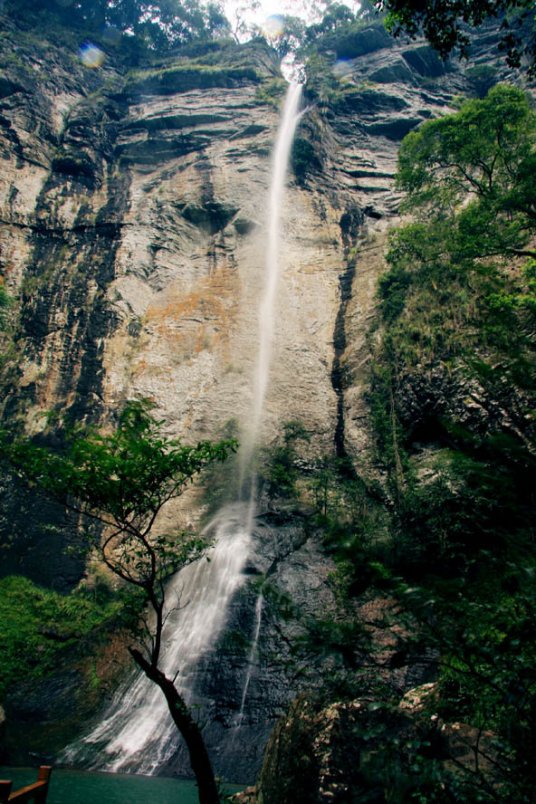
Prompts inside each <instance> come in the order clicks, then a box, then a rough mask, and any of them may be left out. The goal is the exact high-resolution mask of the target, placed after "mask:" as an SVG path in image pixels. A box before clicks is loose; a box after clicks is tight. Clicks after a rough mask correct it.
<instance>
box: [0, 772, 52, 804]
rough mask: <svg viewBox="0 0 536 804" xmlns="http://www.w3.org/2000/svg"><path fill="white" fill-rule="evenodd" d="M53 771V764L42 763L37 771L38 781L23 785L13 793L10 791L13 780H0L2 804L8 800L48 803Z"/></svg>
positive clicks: (21, 803)
mask: <svg viewBox="0 0 536 804" xmlns="http://www.w3.org/2000/svg"><path fill="white" fill-rule="evenodd" d="M51 773H52V767H51V765H41V767H40V768H39V771H38V773H37V781H36V782H34V783H33V784H28V785H26V787H21V788H20V789H19V790H15V791H14V792H13V793H11V792H10V791H11V785H12V782H0V804H3V803H4V802H6V801H7V802H9V801H14V802H17V804H28V802H33V804H46V800H47V795H48V783H49V781H50V774H51ZM2 785H3V787H2ZM4 791H5V792H4Z"/></svg>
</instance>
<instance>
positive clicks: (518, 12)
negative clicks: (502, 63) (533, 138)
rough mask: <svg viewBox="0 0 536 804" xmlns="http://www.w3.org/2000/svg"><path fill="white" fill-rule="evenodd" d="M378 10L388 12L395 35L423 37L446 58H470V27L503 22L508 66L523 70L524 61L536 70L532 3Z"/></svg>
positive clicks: (443, 1)
mask: <svg viewBox="0 0 536 804" xmlns="http://www.w3.org/2000/svg"><path fill="white" fill-rule="evenodd" d="M375 5H376V8H377V9H378V10H379V11H382V12H387V20H386V22H387V26H388V27H389V28H390V30H391V31H392V32H393V33H394V34H395V35H397V34H400V33H402V32H404V33H407V34H409V35H410V36H411V37H413V38H414V37H416V36H419V35H423V34H424V36H425V37H426V38H427V39H428V41H429V42H430V44H431V45H432V47H434V48H435V49H436V50H437V51H438V52H439V54H440V56H441V57H442V58H444V59H445V58H447V56H449V55H450V54H451V53H452V52H453V51H454V50H456V49H458V50H459V51H460V52H461V54H462V55H463V56H467V54H468V52H469V46H470V37H469V35H468V33H467V26H471V27H478V26H479V25H481V24H482V23H483V22H485V21H486V20H496V21H500V22H501V29H502V31H503V34H502V39H501V48H502V49H503V50H504V51H506V59H507V63H508V64H509V65H510V66H511V67H519V66H520V65H521V63H522V61H523V59H524V58H526V59H528V60H529V63H530V66H531V70H532V71H533V70H534V69H535V60H536V37H535V31H534V3H533V2H532V0H434V2H433V3H423V2H422V0H376V3H375Z"/></svg>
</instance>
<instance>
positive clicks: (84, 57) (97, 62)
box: [78, 42, 106, 70]
mask: <svg viewBox="0 0 536 804" xmlns="http://www.w3.org/2000/svg"><path fill="white" fill-rule="evenodd" d="M78 55H79V57H80V61H81V62H82V64H83V65H84V67H89V68H90V69H92V70H96V69H97V68H98V67H102V65H103V64H104V59H105V58H106V56H105V54H104V53H103V51H102V50H101V49H100V48H99V47H97V45H92V44H91V42H86V43H85V44H83V45H82V47H81V48H80V50H79V51H78Z"/></svg>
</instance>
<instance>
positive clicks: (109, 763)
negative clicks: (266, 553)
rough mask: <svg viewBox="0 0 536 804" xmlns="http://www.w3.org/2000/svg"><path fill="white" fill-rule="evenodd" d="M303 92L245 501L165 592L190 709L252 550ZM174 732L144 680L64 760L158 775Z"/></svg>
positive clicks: (272, 265) (262, 318)
mask: <svg viewBox="0 0 536 804" xmlns="http://www.w3.org/2000/svg"><path fill="white" fill-rule="evenodd" d="M300 97H301V86H300V85H298V84H291V85H290V86H289V88H288V91H287V95H286V99H285V104H284V108H283V114H282V119H281V123H280V127H279V132H278V136H277V141H276V144H275V148H274V152H273V158H272V174H271V187H270V196H269V204H268V214H267V229H268V242H267V251H266V263H265V286H264V292H263V295H262V299H261V302H260V305H259V340H258V352H257V361H256V370H255V375H254V383H253V402H252V409H251V412H250V416H249V421H248V422H247V424H246V425H245V426H244V427H243V431H244V437H243V441H242V445H241V449H240V453H239V466H240V489H241V492H242V500H243V502H236V503H234V504H232V505H227V506H225V507H224V508H222V509H221V511H220V512H219V513H218V514H217V516H216V517H215V518H214V519H213V520H212V522H211V523H210V524H209V525H208V526H207V528H206V529H205V531H206V532H209V533H210V534H211V535H212V536H213V537H214V542H215V547H214V548H213V550H212V551H211V553H210V561H207V560H206V559H201V560H200V561H197V562H196V563H195V564H192V565H190V566H188V567H185V568H184V569H183V570H181V571H180V572H179V573H177V575H176V576H175V577H174V578H173V579H172V581H171V582H170V584H169V587H168V589H167V592H166V597H167V600H168V602H169V605H170V606H175V607H176V610H175V611H172V612H171V614H170V615H169V618H168V620H167V622H166V626H165V631H164V640H163V644H164V649H163V656H162V662H161V665H162V669H163V670H164V672H165V673H166V674H167V675H168V677H172V678H173V677H175V676H176V679H177V680H176V683H177V685H178V687H179V689H180V691H181V694H182V695H183V696H184V698H185V699H186V701H187V702H188V703H189V704H190V705H192V704H194V703H195V697H194V680H195V671H196V666H197V664H198V662H199V660H200V658H201V657H202V656H203V655H204V654H206V652H207V651H209V650H210V648H211V647H212V646H213V645H214V644H215V642H216V639H217V637H218V635H219V634H220V632H221V630H222V629H223V627H224V626H225V620H226V612H227V609H228V606H229V604H230V601H231V599H232V597H233V596H234V594H235V592H236V591H237V590H238V588H239V587H240V586H241V585H242V583H243V578H244V576H243V570H244V567H245V564H246V561H247V558H248V555H249V552H250V549H251V541H252V530H253V522H254V517H255V503H256V479H255V472H254V470H253V467H252V464H253V455H254V450H255V447H256V446H257V444H258V442H259V435H260V428H261V424H262V418H263V411H264V402H265V398H266V391H267V388H268V380H269V374H270V363H271V354H272V342H273V335H274V309H275V302H276V297H277V286H278V279H279V272H280V264H279V263H280V260H279V254H280V240H281V237H280V229H281V220H280V218H281V207H282V202H283V195H284V190H285V177H286V173H287V169H288V163H289V159H290V151H291V146H292V142H293V139H294V135H295V132H296V127H297V125H298V122H299V120H300V117H301V115H300V113H299V111H298V109H299V103H300ZM261 615H262V596H259V598H258V600H257V605H256V611H255V628H254V633H253V640H252V645H251V648H250V652H249V660H248V667H247V669H246V674H245V681H244V683H243V686H242V695H241V701H240V712H239V717H238V720H237V723H236V727H237V728H240V726H241V723H242V718H243V713H244V706H245V702H246V697H247V694H248V689H249V685H250V682H251V671H252V662H253V660H254V658H255V654H256V649H257V642H258V639H259V634H260V626H261ZM176 744H177V732H176V727H175V726H174V724H173V722H172V720H171V717H170V715H169V713H168V711H167V705H166V702H165V700H164V697H163V695H162V692H161V691H160V689H159V688H158V687H157V686H156V685H154V684H153V683H152V682H150V681H149V680H148V679H147V678H146V677H145V675H144V674H143V673H138V674H137V676H136V677H135V678H134V679H133V680H132V682H131V683H129V684H128V686H126V687H123V688H121V689H120V690H119V691H118V692H117V693H116V695H115V697H114V699H113V701H112V703H111V705H110V707H109V709H108V712H107V713H106V715H105V716H104V718H103V720H102V721H101V722H100V723H99V724H98V726H97V727H96V728H94V729H93V731H92V732H91V733H90V734H89V735H87V736H86V737H84V738H83V740H82V741H80V742H78V743H76V744H74V745H72V746H70V747H69V748H67V749H66V751H65V752H64V755H63V757H62V760H63V761H64V762H66V763H69V764H76V763H78V762H83V763H84V764H87V762H88V758H89V764H90V765H91V766H92V767H98V768H100V769H104V770H108V771H127V772H128V771H130V772H137V773H145V774H152V773H157V772H158V770H159V769H160V768H162V767H163V766H164V765H165V764H166V762H168V761H169V760H170V758H171V757H172V756H173V754H174V752H175V750H176Z"/></svg>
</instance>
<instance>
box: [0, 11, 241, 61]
mask: <svg viewBox="0 0 536 804" xmlns="http://www.w3.org/2000/svg"><path fill="white" fill-rule="evenodd" d="M4 11H5V12H6V13H7V14H10V15H13V16H16V17H17V19H21V20H23V21H25V22H27V23H28V24H31V25H33V24H40V25H41V24H42V22H43V19H46V18H47V17H48V18H50V20H54V19H56V20H58V21H59V22H61V23H62V24H65V25H69V26H73V25H74V26H79V27H82V28H83V29H84V30H86V31H87V32H88V33H93V34H96V35H101V34H102V33H104V32H105V30H106V28H107V27H113V28H115V29H117V30H118V31H120V32H122V33H125V34H127V35H130V36H134V37H136V41H137V44H138V45H142V46H143V45H144V46H146V47H147V48H149V49H153V50H155V49H158V50H166V49H168V48H171V47H176V46H178V45H182V44H185V43H188V42H190V41H192V40H195V39H212V38H214V37H216V36H218V35H221V34H224V33H228V31H229V23H228V21H227V19H226V17H225V14H224V12H223V9H222V5H221V3H219V2H212V3H208V4H203V3H201V2H200V0H61V2H60V0H58V1H56V0H6V2H5V5H4Z"/></svg>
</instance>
